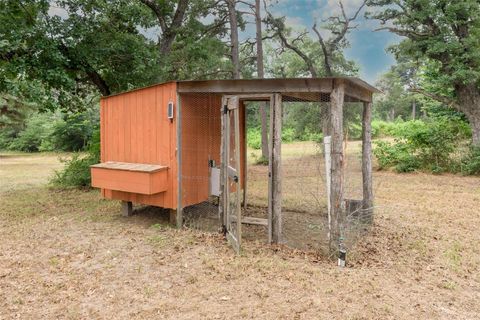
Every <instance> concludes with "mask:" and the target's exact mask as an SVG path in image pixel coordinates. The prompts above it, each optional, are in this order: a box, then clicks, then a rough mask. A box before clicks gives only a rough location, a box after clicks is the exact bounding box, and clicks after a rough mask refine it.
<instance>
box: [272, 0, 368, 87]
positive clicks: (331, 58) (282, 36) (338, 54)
mask: <svg viewBox="0 0 480 320" xmlns="http://www.w3.org/2000/svg"><path fill="white" fill-rule="evenodd" d="M338 3H339V6H340V9H341V15H335V16H331V17H329V18H328V19H327V20H325V22H326V24H325V25H323V26H321V27H322V28H323V29H325V30H327V31H329V32H330V34H331V36H330V37H329V38H327V39H325V38H324V36H322V34H321V33H320V32H319V30H318V28H317V23H315V24H314V25H313V27H312V30H313V31H314V32H315V34H316V35H317V38H318V44H319V46H320V47H321V49H322V59H323V61H322V64H321V66H322V69H321V71H320V70H319V68H318V67H317V65H318V63H317V61H316V60H317V58H318V56H311V55H308V54H306V53H305V52H304V51H303V50H302V48H301V47H300V46H299V45H297V43H302V42H303V40H304V38H305V37H307V36H308V32H307V31H304V32H302V33H300V34H299V35H298V36H297V37H296V38H294V39H293V40H289V39H288V37H289V35H290V33H291V30H289V29H288V28H287V27H286V26H285V17H282V18H275V17H274V16H273V15H272V14H271V13H270V12H268V11H267V19H266V20H267V23H268V25H269V26H270V30H271V31H272V32H273V34H274V36H276V37H277V38H278V39H279V40H280V43H281V45H282V46H283V47H284V48H287V49H289V50H292V51H293V52H295V53H296V54H297V55H298V56H299V57H301V58H302V60H303V61H304V62H305V64H306V66H307V69H308V71H309V72H310V74H311V76H312V77H313V78H316V77H318V76H320V75H323V76H327V77H332V76H334V75H336V74H339V73H340V74H341V73H345V71H347V70H344V69H343V70H342V66H344V65H345V62H346V61H345V59H344V57H343V54H342V51H341V50H342V49H344V48H346V47H347V46H348V41H347V40H346V36H347V34H348V33H349V32H350V30H352V29H355V28H356V27H357V26H356V25H352V22H353V21H355V19H357V17H358V14H359V13H360V11H361V10H362V9H363V7H364V6H365V3H366V0H364V1H363V2H362V3H361V4H360V6H359V7H358V8H357V10H356V11H355V12H354V14H353V15H352V16H351V17H348V15H347V13H346V12H345V8H344V6H343V3H342V1H341V0H339V2H338ZM347 73H348V71H347Z"/></svg>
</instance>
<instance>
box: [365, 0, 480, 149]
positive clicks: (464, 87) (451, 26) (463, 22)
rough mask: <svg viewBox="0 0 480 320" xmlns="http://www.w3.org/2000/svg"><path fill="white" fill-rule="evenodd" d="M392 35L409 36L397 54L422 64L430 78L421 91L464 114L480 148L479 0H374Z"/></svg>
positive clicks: (376, 16)
mask: <svg viewBox="0 0 480 320" xmlns="http://www.w3.org/2000/svg"><path fill="white" fill-rule="evenodd" d="M368 5H369V6H370V7H375V9H377V10H375V11H373V12H370V13H368V15H367V16H368V17H370V18H372V19H378V20H380V22H381V23H382V24H384V25H385V26H383V27H382V28H380V29H379V30H388V31H390V32H393V33H396V34H398V35H401V36H404V37H406V39H405V40H403V41H402V42H401V43H400V44H399V45H397V46H394V47H393V48H392V51H393V52H394V53H395V54H396V56H397V57H402V58H406V59H410V60H413V61H421V62H422V64H424V66H425V74H424V78H425V80H426V81H424V82H423V83H420V84H419V86H418V87H417V88H414V90H415V91H416V92H419V93H421V94H423V95H426V96H428V97H430V98H433V99H435V100H438V101H440V102H442V103H444V104H446V105H448V106H451V107H452V108H455V109H456V110H458V111H461V112H463V113H464V114H465V115H466V117H467V118H468V120H469V122H470V124H471V126H472V131H473V135H472V141H473V144H474V145H477V146H480V2H478V0H462V1H452V0H369V1H368Z"/></svg>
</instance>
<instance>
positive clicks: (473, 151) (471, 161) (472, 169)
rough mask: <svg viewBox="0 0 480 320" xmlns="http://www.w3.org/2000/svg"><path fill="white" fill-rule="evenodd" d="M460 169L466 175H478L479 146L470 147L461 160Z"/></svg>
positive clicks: (479, 167) (479, 171)
mask: <svg viewBox="0 0 480 320" xmlns="http://www.w3.org/2000/svg"><path fill="white" fill-rule="evenodd" d="M460 170H461V171H462V173H464V174H467V175H480V147H474V146H471V147H470V149H469V150H468V152H466V154H465V156H464V157H463V158H462V160H461V167H460Z"/></svg>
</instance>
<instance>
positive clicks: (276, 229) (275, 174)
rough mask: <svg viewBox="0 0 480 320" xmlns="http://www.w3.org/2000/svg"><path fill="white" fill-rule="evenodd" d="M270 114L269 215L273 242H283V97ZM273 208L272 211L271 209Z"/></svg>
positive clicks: (275, 100) (278, 97)
mask: <svg viewBox="0 0 480 320" xmlns="http://www.w3.org/2000/svg"><path fill="white" fill-rule="evenodd" d="M273 99H274V102H273V108H272V110H271V114H270V128H271V129H270V132H271V135H270V152H269V153H270V160H269V164H270V163H271V165H269V167H270V168H271V170H270V174H269V175H270V181H269V182H270V184H271V187H270V188H269V189H270V190H271V194H270V195H269V198H270V201H269V211H271V213H270V214H269V215H270V216H271V219H272V242H274V243H281V242H282V224H283V221H282V160H281V147H282V95H281V94H278V93H277V94H275V95H274V98H273ZM270 208H271V209H270Z"/></svg>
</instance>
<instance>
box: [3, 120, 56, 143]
mask: <svg viewBox="0 0 480 320" xmlns="http://www.w3.org/2000/svg"><path fill="white" fill-rule="evenodd" d="M54 122H55V117H54V116H53V115H52V114H49V113H41V114H34V115H32V116H31V117H30V118H28V119H27V121H26V124H25V129H24V130H22V131H20V132H19V133H18V134H17V135H16V136H14V137H12V140H11V141H10V142H7V143H6V144H7V145H6V149H9V150H15V151H25V152H36V151H50V150H51V149H50V148H42V147H41V146H42V143H43V144H45V143H44V140H46V139H47V138H48V137H49V136H50V134H51V133H52V132H53V124H54Z"/></svg>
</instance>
